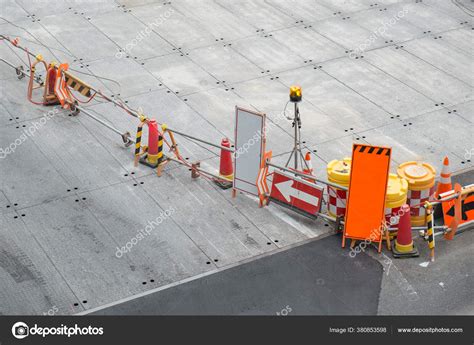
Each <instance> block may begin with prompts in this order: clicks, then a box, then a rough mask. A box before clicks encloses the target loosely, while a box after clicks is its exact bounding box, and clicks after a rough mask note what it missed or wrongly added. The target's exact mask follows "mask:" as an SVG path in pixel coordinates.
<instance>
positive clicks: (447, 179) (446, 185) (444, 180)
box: [435, 156, 453, 197]
mask: <svg viewBox="0 0 474 345" xmlns="http://www.w3.org/2000/svg"><path fill="white" fill-rule="evenodd" d="M451 189H453V186H452V183H451V171H450V169H449V158H448V156H446V157H444V161H443V168H442V169H441V175H440V179H439V182H438V187H437V189H436V194H435V196H436V197H438V196H439V195H440V194H441V193H445V192H448V191H450V190H451Z"/></svg>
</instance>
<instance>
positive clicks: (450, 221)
mask: <svg viewBox="0 0 474 345" xmlns="http://www.w3.org/2000/svg"><path fill="white" fill-rule="evenodd" d="M455 187H457V188H458V191H460V192H462V191H465V190H468V189H471V190H472V189H473V188H474V185H469V186H466V187H463V188H462V189H461V187H460V186H457V185H456V186H455ZM458 191H456V190H451V191H449V192H446V193H443V194H441V195H440V196H439V197H440V198H447V197H450V196H452V195H453V194H454V193H455V192H458ZM456 206H457V207H456ZM442 207H443V219H444V225H446V226H447V227H448V228H454V229H452V231H451V232H450V233H448V234H446V236H445V238H446V239H453V237H454V233H455V230H456V228H457V227H458V226H459V225H461V224H463V223H467V222H469V221H472V220H474V191H473V192H468V193H467V194H466V195H463V196H460V197H459V198H456V199H453V200H449V201H445V202H443V203H442ZM456 211H457V212H456ZM456 213H458V214H457V217H456ZM455 218H458V220H457V221H456V222H454V220H455Z"/></svg>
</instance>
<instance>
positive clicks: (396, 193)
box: [385, 174, 408, 204]
mask: <svg viewBox="0 0 474 345" xmlns="http://www.w3.org/2000/svg"><path fill="white" fill-rule="evenodd" d="M407 192H408V182H407V180H405V179H404V178H401V177H398V176H397V175H396V174H390V175H388V185H387V198H386V199H385V203H386V204H388V203H396V202H401V203H404V202H405V201H406V197H407Z"/></svg>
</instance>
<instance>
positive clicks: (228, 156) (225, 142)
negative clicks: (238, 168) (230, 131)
mask: <svg viewBox="0 0 474 345" xmlns="http://www.w3.org/2000/svg"><path fill="white" fill-rule="evenodd" d="M221 146H223V147H228V148H230V141H229V139H227V138H224V139H222V142H221ZM219 176H220V177H221V178H222V179H221V180H217V179H216V180H215V183H216V184H217V185H218V186H219V187H221V188H223V189H227V188H230V187H232V180H233V178H234V165H233V163H232V152H230V151H227V150H224V149H221V159H220V164H219Z"/></svg>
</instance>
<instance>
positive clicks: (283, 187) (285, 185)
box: [275, 180, 319, 205]
mask: <svg viewBox="0 0 474 345" xmlns="http://www.w3.org/2000/svg"><path fill="white" fill-rule="evenodd" d="M293 182H294V181H293V180H288V181H283V182H280V183H277V184H276V185H275V187H277V188H278V190H279V191H280V193H281V194H282V195H283V197H284V198H285V199H286V201H288V202H291V198H290V197H293V198H296V199H299V200H302V201H304V202H307V203H308V204H311V205H317V204H318V202H319V198H318V197H316V196H314V195H311V194H308V193H305V192H303V191H301V190H298V189H295V188H293V187H292V185H293Z"/></svg>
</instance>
